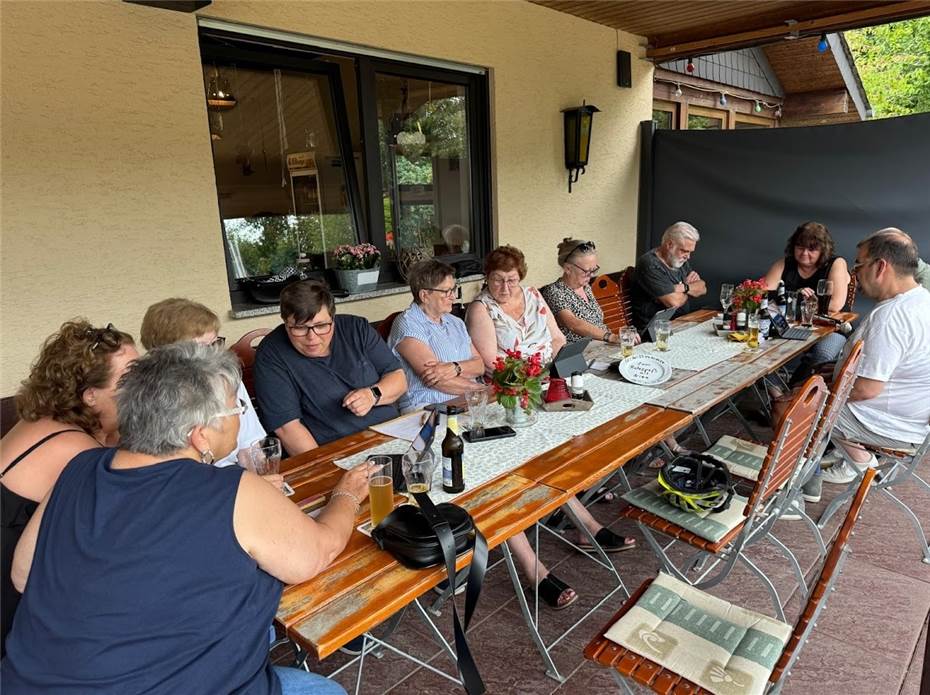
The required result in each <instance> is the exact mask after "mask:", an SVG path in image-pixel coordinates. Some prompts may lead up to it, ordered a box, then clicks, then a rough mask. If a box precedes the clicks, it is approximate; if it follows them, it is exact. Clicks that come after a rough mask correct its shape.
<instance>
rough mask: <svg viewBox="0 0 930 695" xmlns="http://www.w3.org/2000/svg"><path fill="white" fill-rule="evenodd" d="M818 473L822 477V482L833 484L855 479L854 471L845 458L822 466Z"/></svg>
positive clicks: (842, 483) (843, 483)
mask: <svg viewBox="0 0 930 695" xmlns="http://www.w3.org/2000/svg"><path fill="white" fill-rule="evenodd" d="M820 475H821V476H822V477H823V482H825V483H832V484H833V485H846V484H847V483H851V482H852V481H854V480H855V479H856V471H854V470H853V468H852V466H850V465H849V464H848V463H847V462H846V461H845V460H841V461H840V462H839V463H834V464H833V465H832V466H830V467H829V468H824V469H823V471H822V472H821V473H820Z"/></svg>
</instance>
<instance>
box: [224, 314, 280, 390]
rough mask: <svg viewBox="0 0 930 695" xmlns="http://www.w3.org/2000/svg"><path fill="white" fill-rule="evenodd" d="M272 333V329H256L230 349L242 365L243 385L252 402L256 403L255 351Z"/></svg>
mask: <svg viewBox="0 0 930 695" xmlns="http://www.w3.org/2000/svg"><path fill="white" fill-rule="evenodd" d="M269 333H271V329H270V328H256V329H254V330H251V331H249V332H248V333H246V334H245V335H243V336H242V337H241V338H239V340H237V341H236V342H235V343H233V344H232V345H231V346H230V347H229V349H230V350H232V351H233V352H234V353H236V357H238V358H239V362H240V363H241V364H242V383H243V384H245V390H246V391H248V392H249V397H251V399H252V402H253V403H254V402H255V377H254V375H253V373H252V370H253V365H254V364H255V350H256V348H257V347H258V344H259V343H260V342H261V341H262V339H263V338H264V337H265V336H266V335H268V334H269Z"/></svg>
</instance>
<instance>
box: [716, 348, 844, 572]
mask: <svg viewBox="0 0 930 695" xmlns="http://www.w3.org/2000/svg"><path fill="white" fill-rule="evenodd" d="M861 357H862V341H861V340H860V341H857V342H856V344H855V345H853V347H852V349H851V350H850V351H849V355H847V357H846V359H845V360H844V361H843V364H842V366H841V367H840V371H839V373H838V374H837V375H836V378H835V379H834V380H833V384H832V385H831V386H830V393H829V395H828V396H827V403H826V405H825V406H824V409H823V414H822V415H821V416H820V421H819V422H818V423H817V427H816V429H815V430H814V435H813V436H812V437H811V441H810V444H809V445H808V446H807V450H806V451H805V452H804V459H803V462H802V465H801V467H800V468H799V469H798V475H797V476H795V478H794V480H792V481H791V482H790V486H789V487H790V491H789V495H788V500H787V503H788V506H787V507H785V508H784V509H783V510H782V512H786V511H788V510H789V509H790V510H791V511H792V512H796V513H798V514H800V517H801V520H802V521H804V523H805V524H807V526H808V527H809V528H810V529H811V532H812V533H813V534H814V539H815V540H816V541H817V545H818V547H819V550H820V554H821V555H824V554H826V552H827V548H826V546H825V545H824V542H823V534H821V532H820V528H819V527H818V526H817V524H816V523H814V520H813V519H811V518H810V517H809V516H808V515H807V512H806V511H805V510H804V508H803V506H802V505H801V504H800V498H801V486H802V485H804V483H806V482H807V481H808V480H809V479H810V478H811V477H812V476H813V475H814V474H815V473H816V471H817V468H818V467H819V466H820V459H821V458H823V454H824V451H826V448H827V444H828V443H829V442H830V434H831V433H832V432H833V426H834V425H835V424H836V419H837V417H839V414H840V410H842V408H843V406H844V405H846V399H847V398H848V397H849V392H850V391H852V387H853V384H854V383H855V381H856V371H857V369H858V367H859V360H860V358H861ZM704 453H705V454H708V455H709V456H713V457H714V458H716V459H717V460H719V461H720V462H721V463H723V464H724V465H725V466H726V467H727V470H729V471H730V473H731V474H732V475H735V476H737V477H738V478H741V479H743V480H748V481H753V482H755V481H756V480H758V478H759V470H760V468H761V465H762V461H763V460H764V456H765V449H764V447H762V446H761V445H759V444H756V443H754V442H749V441H746V440H744V439H738V438H736V437H732V436H729V435H726V436H724V437H721V438H720V439H718V440H717V442H716V443H715V444H714V445H713V446H712V447H711V448H710V449H708V450H707V451H705V452H704ZM772 538H773V539H774V536H772Z"/></svg>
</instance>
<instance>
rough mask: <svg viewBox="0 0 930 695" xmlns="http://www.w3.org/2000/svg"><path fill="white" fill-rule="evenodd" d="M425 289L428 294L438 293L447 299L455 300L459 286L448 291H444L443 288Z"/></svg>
mask: <svg viewBox="0 0 930 695" xmlns="http://www.w3.org/2000/svg"><path fill="white" fill-rule="evenodd" d="M423 289H424V290H426V291H427V292H438V293H439V294H441V295H442V296H443V297H445V298H446V299H455V295H456V293H457V292H458V289H459V286H458V285H456V286H455V287H453V288H451V289H448V290H444V289H442V288H441V287H424V288H423Z"/></svg>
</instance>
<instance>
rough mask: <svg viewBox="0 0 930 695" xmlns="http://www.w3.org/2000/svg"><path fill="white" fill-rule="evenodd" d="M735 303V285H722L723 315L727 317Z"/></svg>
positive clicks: (721, 301) (721, 304) (721, 302)
mask: <svg viewBox="0 0 930 695" xmlns="http://www.w3.org/2000/svg"><path fill="white" fill-rule="evenodd" d="M732 303H733V285H732V284H730V283H727V282H725V283H723V284H722V285H720V306H722V307H723V314H724V316H726V313H727V311H729V310H730V304H732Z"/></svg>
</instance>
